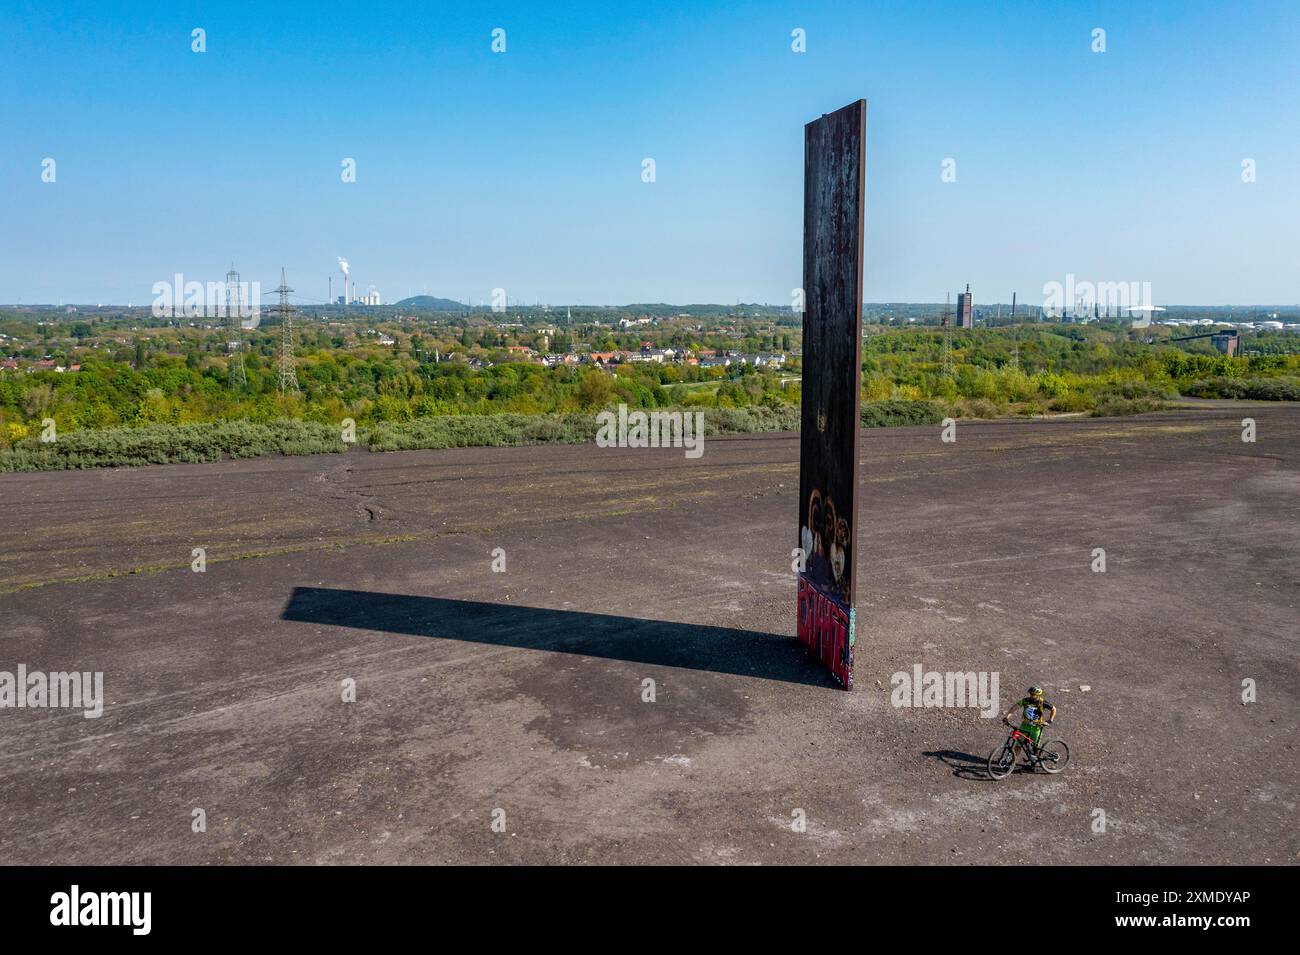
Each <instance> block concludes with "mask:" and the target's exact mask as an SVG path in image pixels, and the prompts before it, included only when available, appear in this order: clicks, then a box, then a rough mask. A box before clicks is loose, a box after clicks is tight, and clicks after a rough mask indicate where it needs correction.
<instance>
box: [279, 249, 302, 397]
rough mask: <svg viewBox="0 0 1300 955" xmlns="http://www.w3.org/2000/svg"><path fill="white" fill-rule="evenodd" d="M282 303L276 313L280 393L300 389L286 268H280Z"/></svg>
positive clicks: (290, 290)
mask: <svg viewBox="0 0 1300 955" xmlns="http://www.w3.org/2000/svg"><path fill="white" fill-rule="evenodd" d="M276 291H277V292H279V293H280V304H279V305H277V306H276V309H275V311H276V313H277V314H278V315H279V316H280V394H284V393H285V392H289V391H293V392H296V391H297V390H298V373H297V372H296V371H294V368H293V306H292V305H290V304H289V293H290V292H292V291H293V289H291V288H289V286H288V285H286V284H285V281H284V269H283V268H281V269H280V287H279V288H277V289H276Z"/></svg>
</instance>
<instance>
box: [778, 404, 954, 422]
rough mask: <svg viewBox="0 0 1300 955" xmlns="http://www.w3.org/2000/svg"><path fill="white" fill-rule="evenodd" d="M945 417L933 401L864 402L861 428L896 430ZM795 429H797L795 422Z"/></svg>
mask: <svg viewBox="0 0 1300 955" xmlns="http://www.w3.org/2000/svg"><path fill="white" fill-rule="evenodd" d="M945 417H946V415H945V413H944V409H943V405H941V404H939V403H938V402H935V401H904V400H901V399H892V400H890V401H864V402H863V403H862V427H864V428H896V427H901V426H904V425H911V424H938V423H939V422H940V421H942V420H943V419H944V418H945ZM795 427H798V424H797V422H796V425H795Z"/></svg>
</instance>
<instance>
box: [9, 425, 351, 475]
mask: <svg viewBox="0 0 1300 955" xmlns="http://www.w3.org/2000/svg"><path fill="white" fill-rule="evenodd" d="M345 447H346V446H345V445H344V444H343V440H342V436H341V434H340V431H339V429H338V428H337V427H335V426H333V425H327V424H319V423H315V422H309V421H291V420H279V421H271V422H268V423H266V424H257V423H254V422H251V421H222V422H218V423H216V424H184V425H164V424H149V425H143V426H141V427H138V428H126V427H116V428H100V429H94V430H84V431H71V432H66V433H62V434H59V436H58V440H57V441H52V442H49V443H41V441H40V440H39V439H38V438H26V439H24V440H23V441H20V442H19V443H18V444H16V445H15V446H14V447H13V448H11V449H9V450H8V451H0V471H37V470H41V471H45V470H65V469H76V468H104V467H128V466H132V465H138V464H193V463H197V462H200V461H219V460H221V459H222V458H223V457H230V458H251V457H260V456H262V455H266V454H323V453H326V452H330V451H342V450H344V449H345Z"/></svg>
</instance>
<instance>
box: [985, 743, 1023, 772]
mask: <svg viewBox="0 0 1300 955" xmlns="http://www.w3.org/2000/svg"><path fill="white" fill-rule="evenodd" d="M1015 768H1016V750H1015V747H1013V746H1012V745H1011V744H1010V743H1004V744H1003V745H1002V747H1001V748H1000V749H995V750H994V751H993V752H991V753H989V775H990V776H992V777H993V778H994V779H1006V778H1007V777H1008V776H1010V775H1011V771H1012V770H1013V769H1015Z"/></svg>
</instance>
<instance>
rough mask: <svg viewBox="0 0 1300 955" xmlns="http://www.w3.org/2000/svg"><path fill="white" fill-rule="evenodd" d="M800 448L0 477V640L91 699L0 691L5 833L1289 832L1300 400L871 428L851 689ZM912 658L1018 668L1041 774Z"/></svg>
mask: <svg viewBox="0 0 1300 955" xmlns="http://www.w3.org/2000/svg"><path fill="white" fill-rule="evenodd" d="M1245 416H1250V417H1253V418H1254V419H1255V421H1256V427H1257V440H1256V441H1255V442H1254V443H1245V442H1243V441H1242V439H1241V434H1242V428H1241V419H1242V418H1243V417H1245ZM797 453H798V450H797V440H796V437H795V436H792V435H789V434H783V435H756V436H746V437H732V438H708V439H706V442H705V452H704V455H703V457H701V458H699V459H698V460H688V459H687V458H686V457H685V456H684V454H683V453H682V451H681V450H672V449H645V450H641V449H600V448H596V447H594V446H567V447H534V448H483V449H466V450H451V451H423V452H406V453H400V454H371V453H368V452H364V451H355V452H352V453H348V454H346V455H331V456H321V457H301V458H277V459H261V460H253V461H242V462H233V461H232V462H223V463H218V464H210V465H178V466H166V467H151V468H139V469H122V470H111V471H88V472H72V473H45V474H33V475H22V474H18V475H0V500H2V501H3V515H4V516H3V521H2V522H0V634H2V639H3V650H2V652H0V671H9V672H16V671H17V668H18V666H19V665H20V664H24V665H25V666H26V667H27V669H28V670H29V671H36V670H39V671H45V672H51V671H62V670H78V671H102V672H103V674H104V690H105V696H106V700H107V701H106V704H105V707H104V712H103V715H102V717H100V718H98V719H86V718H85V717H84V716H83V715H82V713H81V712H80V711H70V710H56V709H26V708H24V709H3V710H0V725H2V726H3V728H4V733H3V735H2V736H0V754H2V756H3V758H2V759H0V785H2V786H3V789H2V791H3V794H4V795H3V798H2V799H0V862H2V863H7V864H13V863H50V862H67V863H76V864H83V863H156V862H168V863H199V864H203V863H232V862H233V863H269V862H275V863H294V862H301V863H358V862H379V863H419V862H461V863H463V862H471V863H505V862H525V863H542V862H571V863H594V862H615V863H675V862H690V863H737V864H749V863H763V862H767V863H814V862H852V863H873V862H893V863H900V862H901V863H958V864H962V863H1008V864H1010V863H1036V864H1060V863H1108V864H1157V863H1161V864H1163V863H1210V862H1214V863H1229V864H1232V863H1292V864H1293V863H1295V862H1296V861H1297V859H1298V858H1300V840H1298V838H1297V826H1296V800H1297V793H1300V765H1298V764H1300V760H1298V759H1297V703H1298V702H1300V672H1297V671H1298V669H1300V667H1298V664H1297V660H1298V659H1300V654H1298V653H1297V638H1298V633H1300V614H1298V613H1297V606H1296V604H1297V592H1298V584H1300V408H1296V407H1294V406H1292V407H1287V406H1282V405H1271V406H1269V405H1264V404H1259V405H1249V404H1240V405H1219V406H1215V407H1205V408H1196V409H1188V410H1180V411H1174V412H1168V413H1161V414H1157V415H1148V416H1142V417H1140V418H1128V419H1071V420H1054V421H1001V422H990V423H961V424H959V425H958V430H957V441H956V442H955V443H953V444H945V443H943V442H941V440H940V433H939V428H938V427H937V426H936V427H922V428H898V429H882V430H870V431H867V432H865V433H864V434H863V439H862V505H861V511H860V515H859V525H858V526H859V530H858V540H859V549H858V561H859V563H858V581H859V590H860V593H859V599H858V611H857V613H858V649H857V666H856V671H855V673H856V681H857V686H856V688H855V689H854V690H853V692H851V693H845V692H843V691H840V690H838V689H835V688H834V687H833V686H832V685H831V684H830V682H829V679H828V678H827V677H826V676H825V675H823V673H822V672H821V670H820V669H819V668H818V667H817V666H816V665H815V664H813V663H811V662H807V661H806V660H805V659H804V657H803V651H802V648H801V647H800V645H799V644H798V643H797V641H796V640H795V639H794V637H793V633H794V580H793V575H792V573H791V570H790V550H791V548H792V547H794V546H796V544H797V541H796V523H795V522H796V518H797V511H798V504H797V500H796V498H797V486H798V463H797ZM195 548H203V549H204V551H205V554H206V570H205V571H204V572H203V573H196V572H194V571H193V570H192V569H191V561H192V560H194V556H193V551H194V549H195ZM497 548H500V551H497V554H498V556H499V555H501V554H503V555H504V560H505V570H504V572H500V573H498V572H494V570H493V562H494V551H495V550H496V549H497ZM1095 548H1104V550H1105V559H1106V569H1105V571H1104V572H1101V573H1099V572H1095V571H1094V569H1093V567H1094V563H1095V557H1094V549H1095ZM498 565H499V561H498ZM918 664H919V665H921V667H922V668H923V670H925V671H940V672H942V671H962V672H964V671H976V672H988V673H996V674H997V675H998V677H999V687H1000V692H999V699H998V701H997V702H998V711H999V712H1002V711H1005V709H1006V708H1007V707H1008V706H1009V705H1010V704H1011V703H1012V702H1013V701H1014V700H1015V699H1017V698H1018V697H1019V696H1020V695H1021V694H1022V692H1023V689H1024V687H1026V686H1027V685H1028V684H1029V683H1031V682H1041V683H1043V684H1044V685H1045V686H1046V688H1047V695H1048V698H1049V699H1050V700H1052V701H1053V702H1055V703H1056V705H1057V707H1058V710H1059V717H1058V723H1057V725H1056V727H1055V728H1054V730H1055V732H1054V733H1053V734H1052V735H1059V736H1060V737H1062V738H1064V739H1066V740H1067V741H1068V742H1069V745H1070V747H1071V750H1072V754H1073V758H1072V760H1071V763H1070V765H1069V766H1068V768H1067V769H1066V771H1065V772H1064V773H1062V774H1060V775H1054V776H1049V775H1045V774H1042V773H1029V772H1017V773H1015V774H1014V775H1013V776H1011V777H1010V778H1008V779H1005V780H1003V781H1000V782H995V781H992V780H990V779H989V778H988V777H987V775H986V773H985V770H984V764H985V760H986V758H987V756H988V753H989V751H990V750H991V749H993V748H994V747H995V746H997V745H1000V744H1001V742H1002V740H1003V739H1004V738H1005V733H1006V731H1005V729H1004V728H1002V727H1001V724H1000V723H999V722H998V720H997V719H996V718H993V719H987V718H984V717H982V716H981V715H980V712H979V710H978V709H976V708H972V707H944V708H911V707H896V706H894V705H892V703H891V690H892V680H891V677H892V675H893V674H894V673H896V672H900V671H901V672H904V673H906V674H908V675H909V676H910V674H911V673H912V671H913V667H914V666H915V665H918ZM646 680H653V681H654V701H653V702H647V701H645V699H644V696H645V693H646V691H645V686H646V684H645V683H644V681H646ZM1245 680H1252V681H1254V684H1255V688H1256V690H1255V692H1256V694H1257V699H1256V701H1255V702H1251V703H1243V700H1242V694H1243V681H1245ZM345 681H355V697H356V699H355V702H344V700H343V696H344V692H345V690H344V687H345ZM198 809H202V810H203V818H204V821H205V822H206V830H205V831H197V832H196V831H195V829H196V828H197V823H196V821H195V817H196V813H195V810H198ZM1099 811H1103V812H1104V819H1105V828H1104V831H1096V829H1097V827H1098V823H1099V821H1100V820H1101V818H1102V817H1101V816H1100V815H1099ZM800 819H804V820H806V827H804V831H797V830H798V829H799V828H800V827H799V826H798V825H797V823H798V822H799V820H800ZM494 820H497V821H498V822H499V823H501V822H503V823H504V831H503V832H497V831H494V826H493V823H494ZM497 828H501V826H500V825H498V826H497Z"/></svg>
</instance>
